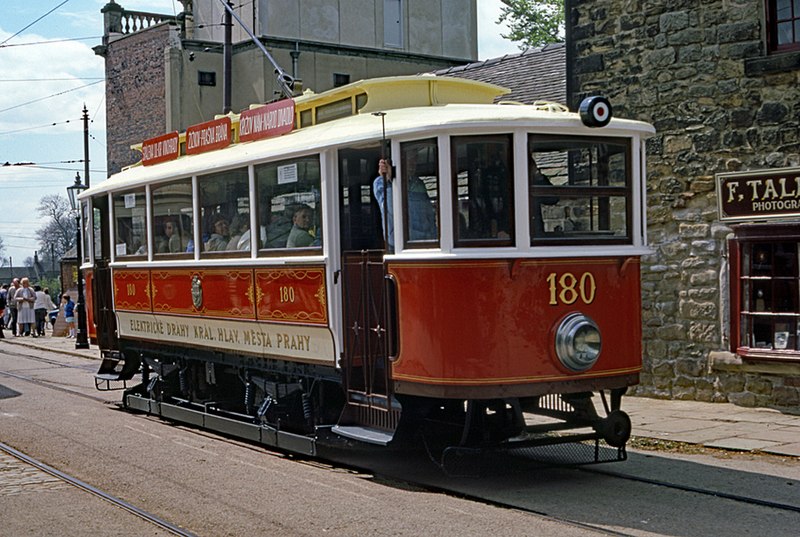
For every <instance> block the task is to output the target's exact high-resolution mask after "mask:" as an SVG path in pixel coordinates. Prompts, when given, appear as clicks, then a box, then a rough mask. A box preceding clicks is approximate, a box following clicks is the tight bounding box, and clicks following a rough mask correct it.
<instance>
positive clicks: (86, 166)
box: [83, 103, 90, 188]
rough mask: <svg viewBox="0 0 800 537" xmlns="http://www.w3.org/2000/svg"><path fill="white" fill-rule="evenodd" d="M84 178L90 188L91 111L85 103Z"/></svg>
mask: <svg viewBox="0 0 800 537" xmlns="http://www.w3.org/2000/svg"><path fill="white" fill-rule="evenodd" d="M83 178H84V179H85V180H86V188H89V186H90V185H89V111H88V110H87V109H86V103H83Z"/></svg>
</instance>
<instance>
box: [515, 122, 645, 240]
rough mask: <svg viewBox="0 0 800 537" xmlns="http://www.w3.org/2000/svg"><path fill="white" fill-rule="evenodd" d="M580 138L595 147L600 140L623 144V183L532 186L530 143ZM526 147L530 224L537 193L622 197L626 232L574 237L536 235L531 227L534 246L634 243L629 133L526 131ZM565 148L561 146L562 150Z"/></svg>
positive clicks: (631, 164)
mask: <svg viewBox="0 0 800 537" xmlns="http://www.w3.org/2000/svg"><path fill="white" fill-rule="evenodd" d="M537 141H541V142H552V143H555V142H560V141H563V142H565V143H566V142H581V143H587V144H590V146H592V147H595V146H598V145H600V144H604V143H605V144H612V145H616V146H620V147H622V148H624V153H625V184H624V186H614V185H594V186H582V185H576V186H558V185H552V186H544V185H539V186H535V187H533V188H531V184H530V161H531V157H532V153H533V148H532V146H533V145H534V144H535V143H536V142H537ZM525 144H526V145H525V147H526V151H527V161H526V168H527V169H526V174H528V175H527V176H526V177H528V179H527V183H526V189H527V192H528V196H527V203H528V207H529V219H530V226H531V228H533V225H534V221H533V218H534V217H535V216H536V215H534V214H533V206H534V198H536V197H563V198H571V199H574V198H587V199H592V198H602V197H606V198H607V199H609V200H610V199H611V198H612V197H622V198H624V199H625V235H624V236H618V235H613V236H611V237H609V238H602V237H591V236H589V235H576V236H574V237H570V236H566V235H557V234H555V235H551V236H539V237H537V236H536V234H535V232H534V230H533V229H531V231H530V243H531V244H530V245H531V247H536V246H567V245H578V244H580V245H586V244H602V245H620V244H623V245H630V244H633V243H634V222H633V219H634V203H635V202H636V199H635V197H634V187H633V183H634V178H633V172H634V169H633V157H634V148H633V140H632V139H631V138H628V137H615V136H573V135H568V134H563V135H562V134H542V133H537V132H529V133H527V138H526V140H525ZM564 150H565V149H562V151H564Z"/></svg>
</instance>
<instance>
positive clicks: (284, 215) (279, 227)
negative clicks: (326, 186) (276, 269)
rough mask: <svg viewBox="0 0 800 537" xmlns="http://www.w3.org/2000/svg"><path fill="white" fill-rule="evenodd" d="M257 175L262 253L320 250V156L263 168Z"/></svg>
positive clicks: (259, 168) (266, 165) (270, 164)
mask: <svg viewBox="0 0 800 537" xmlns="http://www.w3.org/2000/svg"><path fill="white" fill-rule="evenodd" d="M255 173H256V192H257V196H258V202H257V203H258V222H259V227H260V229H259V249H262V250H264V249H270V250H272V249H278V248H309V249H311V248H314V249H319V248H320V247H321V246H322V221H323V220H322V216H323V215H322V202H321V198H320V187H321V181H320V164H319V156H318V155H313V156H309V157H301V158H297V159H292V160H284V161H281V162H270V163H269V164H262V165H260V166H256V168H255ZM248 240H249V234H248ZM284 253H285V252H284Z"/></svg>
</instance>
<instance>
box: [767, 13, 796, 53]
mask: <svg viewBox="0 0 800 537" xmlns="http://www.w3.org/2000/svg"><path fill="white" fill-rule="evenodd" d="M793 4H794V0H792V1H791V2H790V7H792V9H794V8H793ZM785 20H789V21H792V22H793V26H795V25H798V24H800V9H798V12H797V13H794V12H793V13H792V17H791V18H790V19H783V21H785ZM779 22H782V21H780V20H778V0H767V2H766V25H765V26H766V29H767V52H768V53H769V54H780V53H783V52H796V51H800V31H796V32H794V41H793V42H791V43H787V44H783V45H779V44H778V23H779Z"/></svg>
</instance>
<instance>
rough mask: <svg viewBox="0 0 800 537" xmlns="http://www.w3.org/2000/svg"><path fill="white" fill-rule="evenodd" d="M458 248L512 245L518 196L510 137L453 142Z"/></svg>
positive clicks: (461, 139)
mask: <svg viewBox="0 0 800 537" xmlns="http://www.w3.org/2000/svg"><path fill="white" fill-rule="evenodd" d="M451 144H452V150H451V154H452V157H451V158H452V160H453V162H452V170H453V188H454V192H453V198H454V199H455V200H456V201H455V202H456V204H457V205H456V207H455V210H454V211H453V213H454V215H455V218H456V221H455V222H454V229H455V245H456V246H511V245H512V244H513V243H514V197H513V192H514V189H513V186H512V185H513V177H514V170H513V165H512V158H511V151H512V140H511V135H510V134H502V135H496V136H458V137H453V138H452V141H451Z"/></svg>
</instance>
